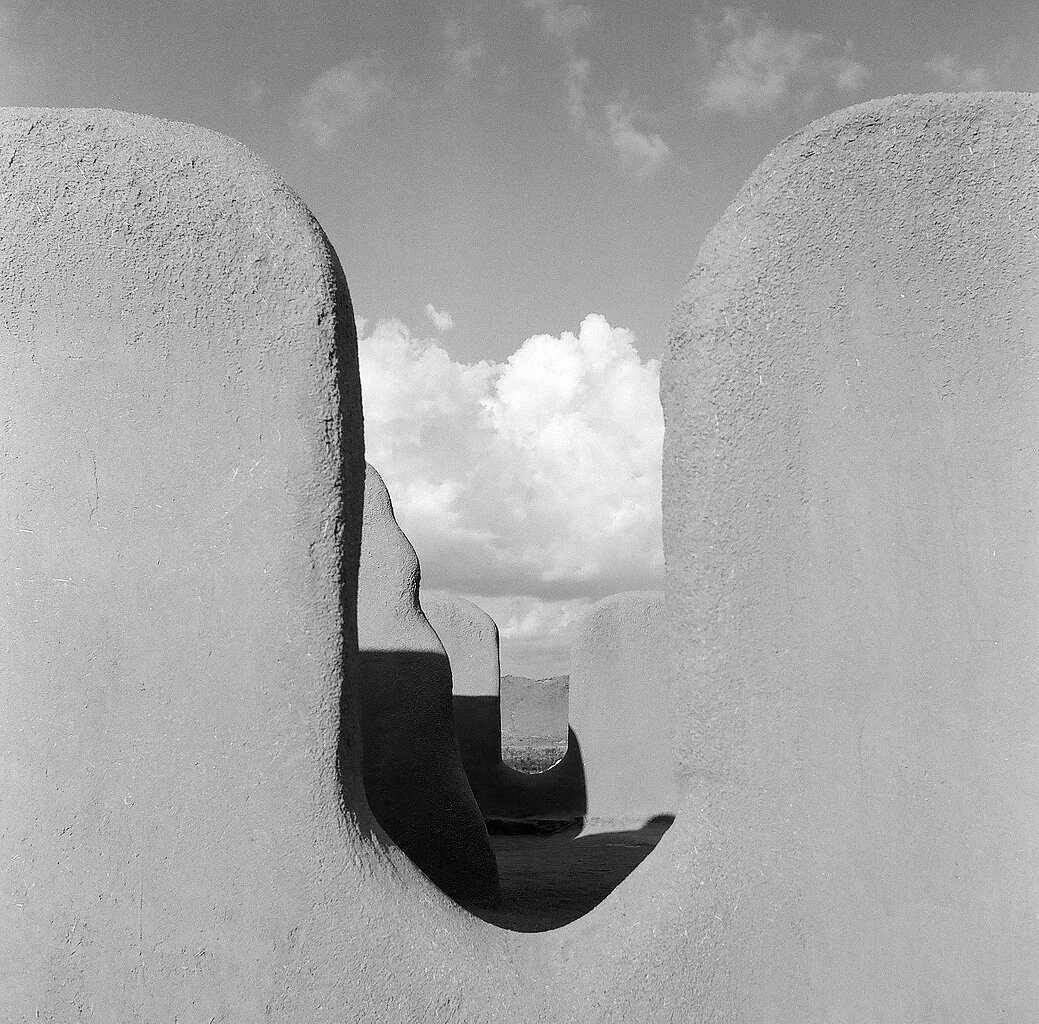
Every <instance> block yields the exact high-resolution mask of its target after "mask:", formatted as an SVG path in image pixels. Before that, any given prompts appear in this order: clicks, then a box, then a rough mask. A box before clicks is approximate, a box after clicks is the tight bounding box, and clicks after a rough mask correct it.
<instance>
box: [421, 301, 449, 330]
mask: <svg viewBox="0 0 1039 1024" xmlns="http://www.w3.org/2000/svg"><path fill="white" fill-rule="evenodd" d="M426 316H428V317H429V319H430V322H431V323H432V324H433V326H434V327H435V328H436V329H437V330H438V331H439V332H440V333H441V334H446V333H447V332H448V331H449V330H451V328H452V327H454V325H455V318H454V317H453V316H451V314H450V313H448V311H447V310H446V309H437V308H436V306H434V305H433V303H432V302H427V303H426Z"/></svg>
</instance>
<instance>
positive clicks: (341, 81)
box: [300, 57, 394, 149]
mask: <svg viewBox="0 0 1039 1024" xmlns="http://www.w3.org/2000/svg"><path fill="white" fill-rule="evenodd" d="M393 95H394V88H393V85H392V83H391V82H390V80H389V76H388V75H387V73H386V70H385V69H384V68H383V67H382V66H381V65H380V64H379V63H378V62H376V61H374V60H373V59H371V58H365V57H358V58H355V59H353V60H348V61H344V62H343V63H341V64H336V65H335V66H334V67H331V68H329V69H328V70H327V71H325V72H324V73H323V74H321V75H320V76H319V77H318V78H316V79H315V80H314V82H312V83H311V85H310V88H309V89H307V92H306V94H305V95H304V97H303V100H302V101H301V103H300V115H301V118H302V121H303V124H304V126H305V128H306V130H307V133H308V135H309V136H310V138H311V139H312V140H313V142H314V144H315V145H316V146H317V147H318V148H319V149H327V148H328V146H330V145H331V144H332V142H333V141H334V140H335V139H336V138H337V137H338V136H339V134H340V133H341V132H342V131H343V130H344V129H346V128H348V127H350V126H352V125H356V124H360V123H361V122H363V121H364V120H366V119H367V118H368V117H370V116H371V115H372V114H373V113H375V112H376V111H377V110H378V109H380V108H381V107H383V106H384V105H385V104H386V103H387V102H388V101H389V100H390V99H391V98H392V97H393Z"/></svg>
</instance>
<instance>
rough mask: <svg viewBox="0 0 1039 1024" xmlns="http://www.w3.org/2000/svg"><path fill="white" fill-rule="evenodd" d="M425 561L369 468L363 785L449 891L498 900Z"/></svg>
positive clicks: (363, 573)
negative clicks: (430, 610) (427, 598)
mask: <svg viewBox="0 0 1039 1024" xmlns="http://www.w3.org/2000/svg"><path fill="white" fill-rule="evenodd" d="M419 571H420V570H419V562H418V558H417V556H416V555H415V549H414V548H413V547H412V546H411V543H410V542H409V541H408V538H407V537H406V536H405V535H404V532H403V531H402V530H401V529H400V527H399V526H398V525H397V521H396V519H395V518H394V515H393V505H392V503H391V500H390V495H389V492H388V491H387V489H386V485H385V484H384V483H383V481H382V477H380V476H379V474H378V472H377V471H376V470H375V469H373V468H372V467H371V466H368V468H367V475H366V480H365V490H364V526H363V529H362V531H361V559H360V573H359V577H358V585H357V633H358V648H359V652H360V653H359V657H358V671H357V692H358V707H359V710H360V722H361V736H362V741H363V742H362V748H363V771H364V786H365V791H366V793H367V795H368V803H369V805H370V806H371V809H372V812H373V813H374V815H375V817H376V820H377V821H378V822H379V824H380V825H382V827H383V828H384V829H385V830H386V832H387V833H388V834H389V835H390V837H391V838H392V839H393V840H394V841H395V842H396V843H397V844H398V845H399V846H400V848H401V849H402V850H404V852H405V853H407V854H408V856H410V857H411V859H412V860H413V861H414V862H415V863H416V864H417V865H418V866H419V867H420V868H422V870H423V871H425V872H426V874H428V875H429V877H430V878H431V879H432V880H433V881H434V882H436V883H437V884H438V885H439V886H440V887H441V888H442V889H443V890H444V891H445V892H446V893H448V895H450V896H453V897H454V898H456V899H460V900H466V901H475V902H477V903H486V904H490V903H493V902H494V901H495V900H496V899H497V897H498V871H497V867H496V865H495V861H494V854H493V853H492V852H491V847H490V843H489V841H488V836H487V828H486V826H485V825H484V823H483V818H482V816H481V814H480V809H479V807H478V806H477V803H476V798H475V797H474V796H473V793H472V790H471V789H470V786H469V782H468V780H467V778H466V774H465V769H464V768H463V766H462V759H461V755H460V754H459V750H458V744H457V742H456V740H455V732H454V721H453V714H452V705H451V666H450V663H449V662H448V659H447V653H446V652H445V650H444V647H443V644H441V642H440V639H439V637H438V636H437V634H436V632H435V631H434V629H433V627H432V626H431V625H430V624H429V621H428V620H427V619H426V616H425V615H424V613H423V611H422V609H421V607H420V606H419V601H418V594H419Z"/></svg>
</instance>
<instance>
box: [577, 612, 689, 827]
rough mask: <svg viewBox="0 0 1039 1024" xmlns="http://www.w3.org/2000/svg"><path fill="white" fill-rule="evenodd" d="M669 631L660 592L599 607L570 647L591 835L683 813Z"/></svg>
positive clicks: (585, 619) (579, 628) (584, 620)
mask: <svg viewBox="0 0 1039 1024" xmlns="http://www.w3.org/2000/svg"><path fill="white" fill-rule="evenodd" d="M670 650H671V631H670V629H669V628H668V620H667V605H666V599H665V596H664V594H663V593H661V592H659V591H628V592H626V593H622V594H613V595H611V596H610V597H606V598H603V599H602V600H601V601H599V602H597V603H596V604H595V605H594V606H593V607H592V608H591V609H589V611H588V613H587V614H586V615H585V616H584V617H583V618H582V619H581V621H580V622H578V623H577V624H576V625H575V627H574V630H573V635H572V639H571V644H570V727H571V728H572V729H573V730H574V732H575V733H576V734H577V736H579V737H580V740H581V756H582V759H583V761H584V774H585V791H586V795H587V801H588V808H587V811H586V819H585V824H586V830H588V829H591V828H597V829H604V828H607V829H608V828H638V827H639V826H641V825H642V824H644V823H645V822H647V821H649V820H650V819H651V818H654V817H657V816H658V815H673V814H674V813H675V811H676V810H677V806H678V788H677V782H676V777H675V752H674V732H675V728H674V714H673V710H672V700H671V685H670V684H671V664H670Z"/></svg>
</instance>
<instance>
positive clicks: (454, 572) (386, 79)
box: [0, 0, 1039, 675]
mask: <svg viewBox="0 0 1039 1024" xmlns="http://www.w3.org/2000/svg"><path fill="white" fill-rule="evenodd" d="M0 11H3V12H4V13H2V14H0V61H2V66H3V69H4V71H3V77H2V78H0V81H2V82H3V96H2V101H3V102H4V103H5V104H9V105H33V106H38V105H41V106H105V107H115V108H119V109H123V110H132V111H138V112H142V113H148V114H153V115H156V116H159V117H166V118H172V119H175V120H185V121H191V122H194V123H196V124H201V125H204V126H206V127H209V128H212V129H215V130H216V131H219V132H223V133H225V134H227V135H230V136H233V137H235V138H237V139H239V140H241V141H242V142H244V143H245V144H246V145H248V146H249V147H250V148H251V149H253V150H254V151H255V152H256V153H257V154H258V155H260V156H261V157H263V158H265V159H266V160H267V161H269V162H270V163H271V164H272V165H273V166H274V167H275V168H276V169H277V170H278V171H279V172H280V173H281V174H282V175H283V176H284V177H285V178H286V179H287V181H288V182H289V183H290V184H291V185H292V186H293V187H294V188H295V189H296V190H297V191H298V192H299V193H300V195H301V196H302V197H303V199H304V201H305V202H306V203H307V204H308V205H309V206H310V207H311V209H313V211H314V212H315V214H316V215H317V217H318V220H319V221H320V222H321V224H322V225H323V227H324V228H325V230H326V232H327V233H328V236H329V238H330V239H331V241H332V244H333V245H334V246H335V248H336V250H337V252H338V253H339V256H340V259H341V260H342V263H343V266H344V268H345V270H346V274H347V279H348V281H349V283H350V288H351V293H352V296H353V300H354V305H355V309H356V312H357V314H358V316H359V317H360V318H363V320H364V321H365V322H364V324H363V325H362V327H363V330H362V332H361V333H362V344H361V351H362V360H363V361H364V362H363V368H364V382H365V387H366V391H365V403H366V421H368V429H367V444H368V450H369V457H370V458H371V460H372V461H373V462H374V463H375V464H376V465H377V466H378V468H379V469H380V470H381V471H382V472H383V475H384V476H385V478H386V482H387V485H388V486H389V488H390V491H391V493H392V494H393V496H394V499H395V504H396V506H397V511H398V518H399V519H400V520H401V522H402V525H403V526H404V528H405V530H406V531H407V532H408V533H409V536H411V537H412V540H413V541H414V542H415V544H416V548H417V549H418V552H419V556H420V559H421V560H422V565H423V573H424V578H425V579H426V580H427V581H428V582H429V584H430V585H431V586H437V587H445V588H450V589H452V590H456V591H463V592H466V593H468V594H470V595H471V596H472V597H473V598H474V599H475V600H477V602H478V603H481V604H483V605H484V606H485V607H487V608H488V610H490V611H491V612H492V614H493V615H495V616H496V618H497V619H498V621H499V625H500V626H501V627H502V632H503V661H504V662H505V665H504V668H505V670H506V671H514V672H519V673H521V674H528V675H538V674H544V675H548V674H553V673H555V672H556V671H565V668H566V666H565V653H564V652H565V639H564V637H565V628H566V624H567V623H568V622H569V621H571V620H572V618H573V616H574V615H576V614H579V613H580V611H581V610H583V608H584V607H586V606H587V604H588V602H589V601H591V600H592V599H594V598H595V597H596V596H601V595H602V594H604V593H607V592H610V591H611V590H617V589H627V588H638V587H650V586H654V585H658V584H659V579H660V556H659V550H658V549H659V538H658V537H656V534H655V531H656V532H657V533H658V531H659V508H656V509H654V507H653V504H654V502H655V501H656V502H659V430H660V425H659V422H658V419H659V409H657V408H654V403H655V397H654V395H655V392H654V388H655V374H656V372H657V364H656V362H655V360H657V359H658V358H659V357H660V355H661V354H662V352H663V349H664V344H665V340H666V330H667V322H668V318H669V316H670V312H671V307H672V305H673V304H674V301H675V298H676V297H677V294H678V291H679V289H680V287H681V284H682V281H683V279H684V277H685V275H686V273H687V272H688V271H689V269H690V268H691V266H692V264H693V262H694V260H695V256H696V251H697V249H698V247H699V245H700V243H701V241H702V239H703V237H704V235H705V234H706V233H707V231H708V230H709V229H710V227H711V226H712V225H713V224H714V222H715V221H716V220H717V219H718V218H719V216H720V215H721V212H722V211H723V209H724V208H725V206H726V205H727V204H728V203H729V202H730V201H731V199H732V198H733V196H734V195H735V193H736V192H737V190H738V189H739V187H740V185H741V184H742V182H743V180H744V179H745V178H746V177H747V176H748V175H749V174H750V173H751V172H752V171H753V169H754V168H755V167H756V166H757V164H758V163H759V162H760V161H761V160H762V159H763V157H764V156H765V155H766V154H767V153H768V151H769V150H770V149H771V148H772V147H773V146H774V145H775V144H776V143H777V142H779V141H780V140H781V139H783V138H784V137H786V136H787V135H789V134H791V133H792V132H795V131H797V130H799V129H800V128H801V127H803V126H804V125H805V124H806V123H807V122H809V121H810V120H812V119H814V118H815V117H818V116H821V115H823V114H825V113H828V112H830V111H832V110H835V109H837V108H840V107H843V106H847V105H850V104H852V103H855V102H859V101H861V100H865V99H869V98H871V97H877V96H885V95H890V94H894V93H899V92H926V91H933V90H938V91H955V90H961V89H962V90H972V91H973V90H978V89H990V88H996V89H1013V90H1022V91H1032V90H1035V89H1036V88H1037V87H1039V47H1037V45H1036V44H1037V41H1039V39H1037V36H1039V5H1037V4H1035V3H1034V2H1023V0H1009V2H1008V0H996V2H994V3H986V4H984V5H982V4H979V3H976V2H974V3H971V2H966V0H958V2H957V0H954V2H949V0H944V2H942V3H937V2H913V0H906V2H897V3H896V2H893V0H829V2H826V3H822V2H814V0H812V2H791V0H786V2H776V3H769V4H764V5H762V4H756V5H750V6H745V7H744V6H736V5H734V6H725V5H716V4H709V3H702V2H701V3H692V4H682V3H675V2H670V0H668V2H663V3H657V4H632V3H621V2H619V0H600V2H593V0H587V2H584V3H580V4H578V3H573V4H567V3H565V2H556V0H512V2H502V0H499V2H494V3H492V2H482V0H476V2H470V3H461V2H453V3H442V4H436V3H427V4H421V5H420V4H416V3H399V2H385V0H381V2H363V3H362V2H352V3H351V2H345V3H344V2H337V3H331V2H311V3H304V2H297V3H274V2H267V3H259V2H247V0H225V2H221V3H215V2H212V0H205V2H202V0H180V2H177V0H164V2H156V0H109V2H94V3H90V2H83V0H76V2H56V3H49V2H47V0H39V2H24V0H23V2H10V0H9V2H7V3H6V4H0ZM427 306H428V307H429V309H427ZM589 318H591V319H589ZM582 325H583V326H582ZM538 338H540V339H541V340H540V341H538V340H537V339H538ZM604 389H608V390H609V391H610V395H609V396H607V398H605V399H604V397H603V394H604ZM375 455H378V461H377V460H376V458H375V457H374V456H375ZM380 462H381V464H380ZM654 474H656V475H655V477H654Z"/></svg>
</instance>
